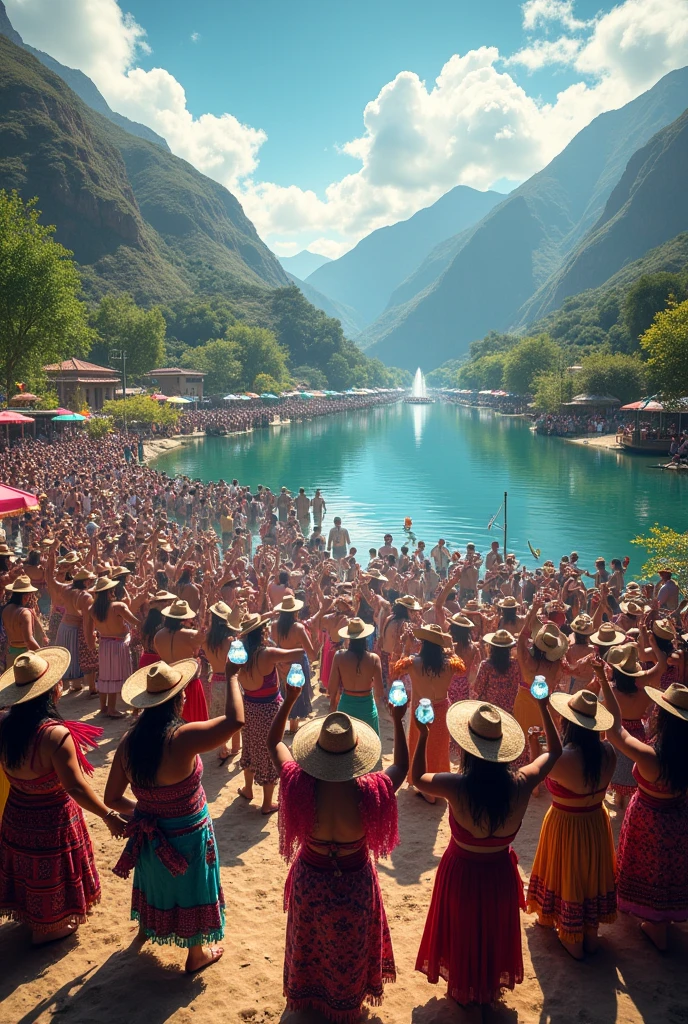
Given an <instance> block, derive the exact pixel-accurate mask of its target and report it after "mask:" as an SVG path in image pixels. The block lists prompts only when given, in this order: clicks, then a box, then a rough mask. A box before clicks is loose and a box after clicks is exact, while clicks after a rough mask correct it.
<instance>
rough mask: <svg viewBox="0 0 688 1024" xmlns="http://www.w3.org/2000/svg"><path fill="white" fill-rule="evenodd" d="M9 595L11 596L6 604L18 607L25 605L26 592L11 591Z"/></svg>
mask: <svg viewBox="0 0 688 1024" xmlns="http://www.w3.org/2000/svg"><path fill="white" fill-rule="evenodd" d="M9 595H10V596H9V597H8V599H7V601H6V602H5V604H16V605H23V604H24V597H25V596H26V591H24V592H22V591H20V590H10V591H9Z"/></svg>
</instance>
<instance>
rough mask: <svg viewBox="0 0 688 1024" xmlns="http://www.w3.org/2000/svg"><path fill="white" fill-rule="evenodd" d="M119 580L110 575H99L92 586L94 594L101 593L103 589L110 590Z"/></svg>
mask: <svg viewBox="0 0 688 1024" xmlns="http://www.w3.org/2000/svg"><path fill="white" fill-rule="evenodd" d="M118 582H119V580H113V579H112V577H111V576H101V577H100V578H99V579H97V580H96V585H95V587H94V588H93V593H94V594H102V592H103V591H104V590H112V588H113V587H116V586H117V584H118Z"/></svg>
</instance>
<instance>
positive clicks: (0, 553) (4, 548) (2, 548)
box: [0, 544, 17, 562]
mask: <svg viewBox="0 0 688 1024" xmlns="http://www.w3.org/2000/svg"><path fill="white" fill-rule="evenodd" d="M0 557H2V558H9V560H10V562H16V561H17V556H16V555H15V554H14V552H13V551H12V549H11V548H10V547H9V546H8V545H7V544H0Z"/></svg>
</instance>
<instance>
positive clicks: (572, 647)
mask: <svg viewBox="0 0 688 1024" xmlns="http://www.w3.org/2000/svg"><path fill="white" fill-rule="evenodd" d="M594 632H595V623H594V622H593V620H592V618H591V617H590V616H589V615H585V614H580V615H576V617H575V618H574V619H572V620H571V634H570V636H569V649H568V651H567V654H566V660H567V661H568V663H569V666H570V668H571V675H570V677H569V685H568V691H569V693H577V692H578V690H585V689H587V688H589V686H590V684H591V682H592V680H593V677H594V675H595V673H594V672H593V670H592V665H591V664H590V660H591V656H592V654H593V649H592V647H591V646H590V637H591V636H592V634H593V633H594Z"/></svg>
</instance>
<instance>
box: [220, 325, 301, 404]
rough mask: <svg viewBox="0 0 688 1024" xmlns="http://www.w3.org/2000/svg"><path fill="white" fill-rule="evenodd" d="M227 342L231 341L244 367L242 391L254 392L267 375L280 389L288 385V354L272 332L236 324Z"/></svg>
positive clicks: (228, 335)
mask: <svg viewBox="0 0 688 1024" xmlns="http://www.w3.org/2000/svg"><path fill="white" fill-rule="evenodd" d="M226 339H227V341H229V342H232V344H233V346H234V348H235V352H236V359H237V361H238V362H239V364H240V366H241V384H240V386H241V388H242V389H243V390H244V391H254V390H255V388H254V383H255V379H256V377H257V376H258V374H259V373H267V374H268V375H269V376H270V377H272V378H273V379H274V380H276V381H277V382H278V384H279V386H280V388H283V387H286V386H287V385H288V384H289V371H288V369H287V353H286V352H285V350H284V349H283V348H282V346H281V345H280V344H279V342H278V341H277V338H276V337H275V335H274V334H273V332H272V331H268V330H267V329H266V328H265V327H247V326H246V325H245V324H234V325H233V326H232V327H229V328H228V329H227V334H226Z"/></svg>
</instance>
